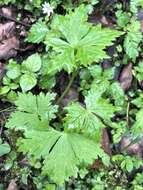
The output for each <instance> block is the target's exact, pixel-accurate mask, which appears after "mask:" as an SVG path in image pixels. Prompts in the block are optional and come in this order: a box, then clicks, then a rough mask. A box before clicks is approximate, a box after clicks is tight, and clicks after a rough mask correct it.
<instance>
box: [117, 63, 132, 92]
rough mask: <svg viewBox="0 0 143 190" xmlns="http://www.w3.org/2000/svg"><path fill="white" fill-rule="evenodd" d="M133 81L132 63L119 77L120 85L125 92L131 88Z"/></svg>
mask: <svg viewBox="0 0 143 190" xmlns="http://www.w3.org/2000/svg"><path fill="white" fill-rule="evenodd" d="M132 79H133V75H132V63H129V64H128V65H125V66H124V68H123V69H122V71H121V74H120V76H119V81H120V85H121V87H122V88H123V90H124V91H127V90H128V89H129V88H130V87H131V83H132Z"/></svg>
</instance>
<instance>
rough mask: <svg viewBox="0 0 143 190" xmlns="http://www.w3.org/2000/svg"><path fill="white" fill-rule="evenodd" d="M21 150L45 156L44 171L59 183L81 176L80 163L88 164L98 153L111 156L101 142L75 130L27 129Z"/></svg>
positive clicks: (21, 143) (21, 141) (20, 144)
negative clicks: (67, 131) (73, 131)
mask: <svg viewBox="0 0 143 190" xmlns="http://www.w3.org/2000/svg"><path fill="white" fill-rule="evenodd" d="M18 145H19V150H20V151H22V152H24V153H27V152H28V153H29V154H31V155H33V156H34V157H35V158H40V157H42V158H44V167H43V174H45V175H48V176H50V178H51V179H52V180H53V181H54V182H56V183H57V184H61V183H63V182H64V181H65V180H68V179H69V177H70V176H74V177H77V173H78V166H79V165H81V164H82V165H83V164H84V165H86V166H87V165H88V164H90V163H92V162H93V160H95V159H97V158H98V157H101V158H102V157H108V156H106V154H105V153H104V151H103V150H102V149H101V148H100V145H99V144H97V143H95V142H93V141H92V140H90V139H88V138H85V137H83V136H82V135H79V134H75V133H69V134H68V133H60V132H57V131H55V130H50V131H43V132H40V134H39V132H38V131H31V132H26V139H22V140H19V142H18ZM45 145H46V147H45Z"/></svg>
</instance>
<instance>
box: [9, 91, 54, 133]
mask: <svg viewBox="0 0 143 190" xmlns="http://www.w3.org/2000/svg"><path fill="white" fill-rule="evenodd" d="M54 98H55V94H53V93H51V94H50V93H47V94H46V95H44V94H42V93H40V94H39V96H35V95H33V94H31V93H28V94H19V96H18V99H17V101H15V104H16V106H17V111H16V112H14V113H12V114H11V118H10V119H9V121H8V122H7V124H6V127H7V128H12V129H13V128H15V129H16V130H24V131H26V130H30V129H31V130H32V129H33V128H36V129H39V130H42V129H43V128H48V125H49V122H50V120H51V119H53V118H55V113H56V112H57V106H56V105H55V106H52V101H53V100H54Z"/></svg>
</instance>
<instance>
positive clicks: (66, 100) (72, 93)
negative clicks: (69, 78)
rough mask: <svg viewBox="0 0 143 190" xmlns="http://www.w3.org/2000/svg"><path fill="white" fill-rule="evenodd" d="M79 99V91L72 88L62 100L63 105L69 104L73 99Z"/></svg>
mask: <svg viewBox="0 0 143 190" xmlns="http://www.w3.org/2000/svg"><path fill="white" fill-rule="evenodd" d="M77 99H78V92H77V90H76V89H74V88H71V89H70V90H69V92H68V94H66V96H65V97H64V98H63V100H62V101H61V105H62V106H63V107H65V106H67V105H68V104H69V103H70V102H71V101H73V100H77Z"/></svg>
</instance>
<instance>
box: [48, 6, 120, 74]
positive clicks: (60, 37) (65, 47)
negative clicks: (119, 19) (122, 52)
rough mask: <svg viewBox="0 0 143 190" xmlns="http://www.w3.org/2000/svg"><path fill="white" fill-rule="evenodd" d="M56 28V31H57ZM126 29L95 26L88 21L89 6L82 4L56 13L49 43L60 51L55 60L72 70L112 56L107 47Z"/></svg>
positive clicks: (69, 70) (62, 67)
mask: <svg viewBox="0 0 143 190" xmlns="http://www.w3.org/2000/svg"><path fill="white" fill-rule="evenodd" d="M55 31H56V32H55ZM121 34H122V32H119V31H116V30H111V29H103V28H101V26H99V25H98V26H92V25H91V24H89V23H88V22H87V9H86V8H85V7H84V6H80V7H78V8H76V9H75V11H74V12H70V13H69V14H67V15H66V16H56V18H55V19H54V21H53V24H52V27H51V31H50V32H49V33H48V34H47V37H46V40H45V44H46V45H47V46H51V47H52V48H53V50H54V51H55V52H56V55H54V56H53V58H52V64H53V65H54V67H55V70H57V68H56V65H59V66H60V67H58V68H59V70H61V69H65V70H66V71H68V72H69V73H70V72H72V71H73V69H75V68H79V66H80V65H81V66H88V65H90V64H91V63H93V62H99V61H101V60H102V59H104V58H108V56H107V54H106V53H105V51H104V49H105V48H106V47H107V46H110V45H112V44H113V41H114V40H115V39H116V38H117V37H119V36H120V35H121Z"/></svg>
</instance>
